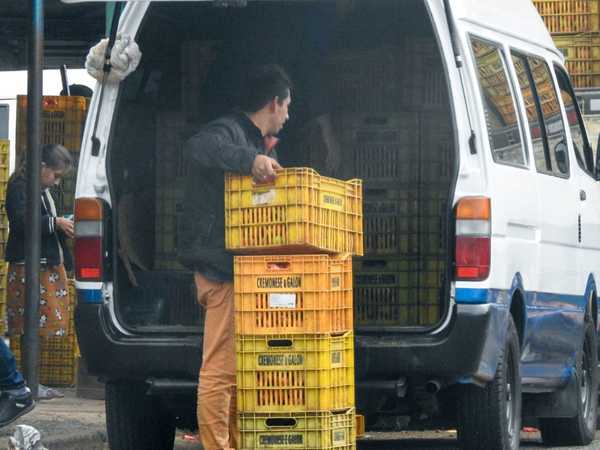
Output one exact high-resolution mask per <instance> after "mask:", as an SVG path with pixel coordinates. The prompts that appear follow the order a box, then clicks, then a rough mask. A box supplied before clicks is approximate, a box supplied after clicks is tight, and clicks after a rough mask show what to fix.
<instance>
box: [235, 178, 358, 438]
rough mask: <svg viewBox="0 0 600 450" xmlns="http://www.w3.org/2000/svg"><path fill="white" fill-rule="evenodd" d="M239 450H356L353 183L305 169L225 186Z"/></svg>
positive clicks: (355, 208)
mask: <svg viewBox="0 0 600 450" xmlns="http://www.w3.org/2000/svg"><path fill="white" fill-rule="evenodd" d="M225 196H226V197H225V224H226V225H225V228H226V247H227V248H228V249H229V250H232V251H234V252H236V253H241V254H244V253H246V254H247V253H252V255H250V256H236V257H235V258H234V296H235V332H236V360H237V361H236V371H237V406H238V417H239V424H240V439H241V440H240V448H241V449H245V450H259V449H269V448H279V449H286V448H293V449H334V448H335V449H340V450H353V449H356V427H357V421H356V413H355V399H354V392H355V388H354V333H353V305H352V303H353V302H352V297H353V293H352V255H353V254H354V255H362V253H363V234H362V185H361V182H360V181H359V180H351V181H340V180H336V179H333V178H328V177H323V176H320V175H319V174H318V173H317V172H315V171H314V170H312V169H307V168H290V169H284V170H282V171H280V172H278V176H277V179H276V180H275V182H274V183H272V184H255V183H254V182H253V180H252V178H251V177H249V176H239V175H234V174H228V175H227V176H226V180H225Z"/></svg>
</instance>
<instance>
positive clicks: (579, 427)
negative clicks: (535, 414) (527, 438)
mask: <svg viewBox="0 0 600 450" xmlns="http://www.w3.org/2000/svg"><path fill="white" fill-rule="evenodd" d="M581 347H582V348H581V350H580V351H579V352H578V354H577V362H576V365H575V377H576V381H577V399H578V405H577V415H576V416H575V417H569V418H556V419H555V418H552V419H540V431H541V432H542V440H543V441H544V444H545V445H551V446H557V445H577V446H580V445H588V444H589V443H590V442H592V441H593V440H594V434H595V433H596V418H597V414H598V370H597V367H598V343H597V341H596V330H595V327H594V323H593V322H592V321H591V319H587V320H586V322H585V329H584V335H583V345H582V346H581Z"/></svg>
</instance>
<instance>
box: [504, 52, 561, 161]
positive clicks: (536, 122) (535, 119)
mask: <svg viewBox="0 0 600 450" xmlns="http://www.w3.org/2000/svg"><path fill="white" fill-rule="evenodd" d="M512 59H513V64H514V65H515V71H516V72H517V78H518V80H519V86H520V88H521V95H522V96H523V102H524V103H525V111H526V113H527V122H528V123H529V131H530V133H531V143H532V147H533V159H534V161H535V168H536V169H537V171H538V172H551V171H552V168H551V166H550V157H547V155H546V150H547V149H546V145H545V142H544V138H543V134H542V126H541V124H542V114H541V112H540V110H539V108H538V107H537V102H536V101H535V97H534V94H533V88H532V87H531V83H530V81H529V80H530V76H529V68H528V65H527V60H526V59H525V57H524V56H520V55H517V54H514V53H513V54H512Z"/></svg>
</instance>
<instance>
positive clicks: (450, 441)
mask: <svg viewBox="0 0 600 450" xmlns="http://www.w3.org/2000/svg"><path fill="white" fill-rule="evenodd" d="M61 391H62V392H63V393H64V394H65V397H64V398H60V399H53V400H48V401H41V402H38V404H37V406H36V408H35V409H34V410H33V411H32V412H31V413H29V414H27V415H25V416H23V417H21V418H20V419H19V420H17V421H16V422H14V423H13V424H11V425H9V426H7V427H4V428H2V429H0V449H4V448H6V447H7V443H8V438H9V436H11V435H12V434H13V433H14V429H15V425H18V424H26V425H31V426H33V427H35V428H37V429H38V430H39V431H40V433H41V434H42V443H43V444H44V445H45V446H46V447H47V448H48V449H49V450H107V449H108V444H107V441H106V428H105V427H106V424H105V411H104V402H103V401H101V400H90V399H81V398H78V397H76V396H75V390H74V389H61ZM201 448H202V447H201V446H200V444H199V443H198V441H197V440H195V439H194V436H193V435H192V434H190V433H189V432H185V431H178V432H177V437H176V441H175V446H174V449H175V450H192V449H193V450H201ZM521 448H522V449H523V450H527V449H542V448H548V449H549V447H544V446H543V444H542V442H541V439H540V436H539V433H522V434H521ZM559 448H560V449H561V450H582V449H589V450H592V449H594V450H600V433H598V434H597V435H596V440H595V441H594V442H593V443H592V444H591V445H589V446H587V447H556V448H555V450H558V449H559ZM424 449H429V450H458V447H457V445H456V432H453V431H445V430H444V431H441V430H440V431H403V432H398V433H370V432H368V433H367V434H366V436H365V437H364V438H363V439H361V440H360V441H359V443H358V450H424ZM140 450H143V449H140Z"/></svg>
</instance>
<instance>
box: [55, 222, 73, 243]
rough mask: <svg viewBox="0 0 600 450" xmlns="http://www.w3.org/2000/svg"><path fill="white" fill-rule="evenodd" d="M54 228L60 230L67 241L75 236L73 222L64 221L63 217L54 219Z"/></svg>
mask: <svg viewBox="0 0 600 450" xmlns="http://www.w3.org/2000/svg"><path fill="white" fill-rule="evenodd" d="M55 224H56V227H57V228H60V229H61V230H62V231H63V232H64V233H65V234H66V235H67V237H68V238H69V239H73V237H74V236H75V227H74V226H73V221H72V220H69V219H65V218H64V217H57V218H56V222H55Z"/></svg>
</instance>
